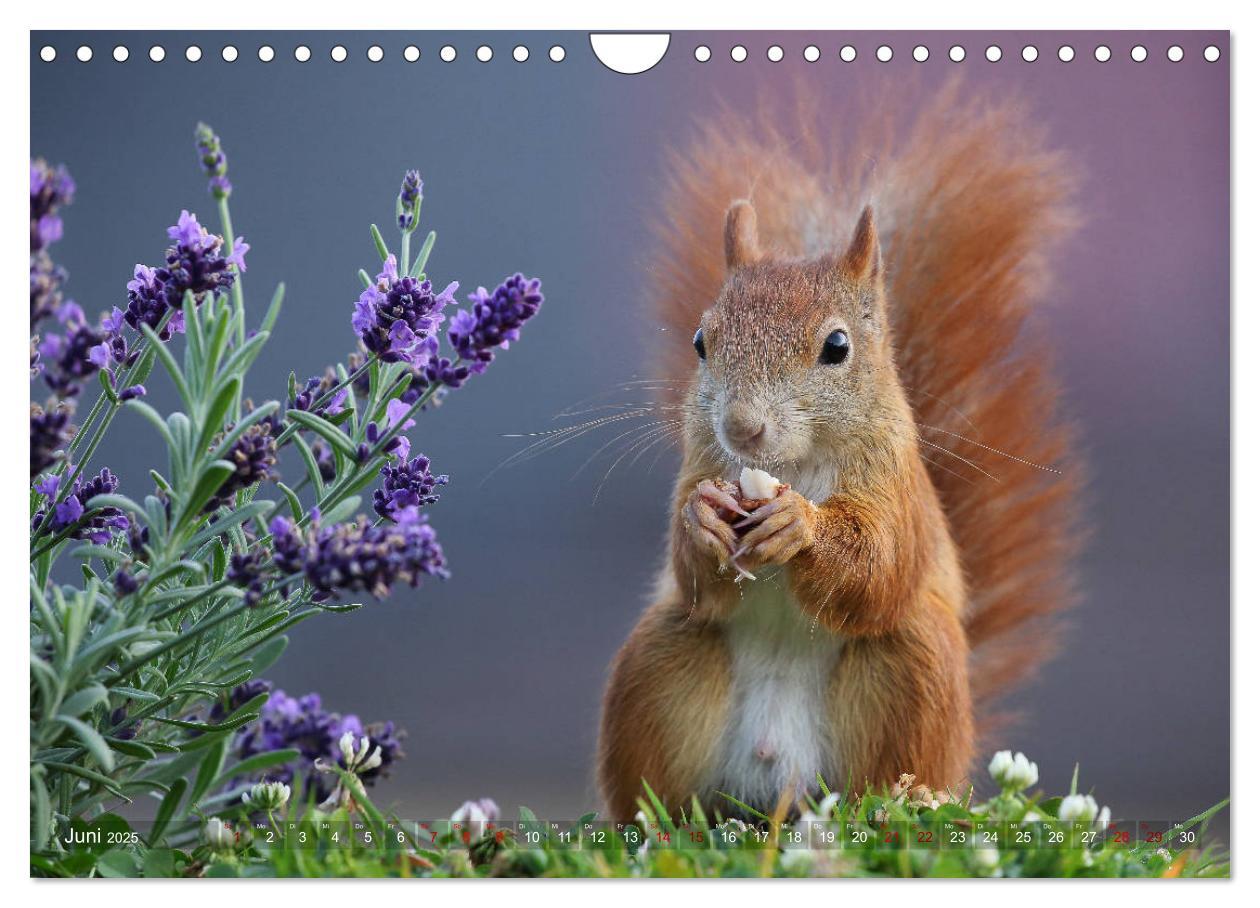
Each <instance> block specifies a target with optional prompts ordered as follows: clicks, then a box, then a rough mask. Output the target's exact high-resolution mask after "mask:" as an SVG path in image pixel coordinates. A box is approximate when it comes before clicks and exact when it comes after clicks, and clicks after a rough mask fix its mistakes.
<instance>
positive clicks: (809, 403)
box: [598, 90, 1080, 821]
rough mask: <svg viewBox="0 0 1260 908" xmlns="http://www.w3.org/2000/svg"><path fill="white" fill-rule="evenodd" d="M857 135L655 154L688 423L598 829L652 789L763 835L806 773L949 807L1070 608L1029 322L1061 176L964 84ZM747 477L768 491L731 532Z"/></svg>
mask: <svg viewBox="0 0 1260 908" xmlns="http://www.w3.org/2000/svg"><path fill="white" fill-rule="evenodd" d="M848 125H849V124H846V127H847V126H848ZM863 135H864V134H863V133H862V131H861V130H858V129H856V128H854V129H852V130H851V131H850V130H848V129H846V132H845V133H844V134H842V135H841V137H840V139H839V140H838V142H836V143H829V142H824V141H818V140H815V139H812V138H811V137H808V136H804V135H803V137H802V139H801V140H799V141H796V142H794V143H792V144H789V143H787V142H786V141H783V138H782V136H783V132H782V130H779V129H775V128H770V127H765V126H764V124H763V125H761V126H758V127H756V128H755V127H754V124H751V123H749V122H747V121H745V122H741V121H739V120H735V119H730V118H728V119H726V120H719V121H715V122H713V123H711V124H710V125H709V126H708V127H707V128H705V129H704V130H703V131H702V133H701V136H700V138H699V140H698V141H697V142H696V143H695V144H694V145H693V146H692V147H691V149H690V150H689V152H688V153H686V154H683V155H679V156H677V157H676V158H675V160H674V169H673V172H672V175H671V178H670V179H669V180H668V182H667V184H666V187H665V190H666V191H665V200H664V203H663V209H662V210H663V214H664V217H663V218H662V230H663V239H664V242H662V243H661V248H660V251H659V253H658V255H657V258H656V260H655V262H654V267H653V268H652V269H651V270H650V274H651V275H652V276H653V277H654V280H655V287H654V294H653V297H654V299H655V300H656V302H657V305H658V307H659V314H660V318H661V320H662V322H663V324H664V325H666V326H667V327H668V328H669V332H668V334H669V337H670V339H671V340H670V343H668V344H667V345H666V349H665V355H666V362H665V364H664V369H663V375H662V381H663V382H664V383H665V386H667V387H669V388H671V389H675V390H674V392H673V393H671V394H666V395H665V400H664V401H663V403H662V406H669V407H674V408H677V409H678V411H679V412H680V414H681V418H682V419H684V420H685V431H684V433H683V451H682V465H681V470H680V472H679V475H678V480H677V484H676V486H675V490H674V495H673V506H672V508H671V517H670V528H669V536H668V545H669V552H668V557H667V559H666V563H665V565H664V568H663V570H662V572H661V575H660V578H659V581H658V584H657V590H656V593H655V596H654V599H653V601H652V603H651V605H650V606H649V607H648V608H647V610H646V611H645V612H644V614H643V616H642V617H641V619H640V621H639V623H638V625H637V626H636V627H635V628H634V630H633V632H632V633H631V635H630V637H629V639H628V640H627V642H626V643H625V645H624V646H623V647H622V649H621V651H620V653H619V654H618V655H617V657H616V660H615V661H614V663H613V666H612V669H611V674H610V678H609V682H608V686H607V690H606V693H605V697H604V704H603V718H602V727H601V734H600V745H599V767H598V772H599V781H600V787H601V789H602V793H603V796H604V799H605V802H606V805H607V807H608V810H609V813H610V814H611V816H612V817H613V818H614V819H616V820H619V821H628V820H630V819H631V818H632V817H633V816H634V814H635V813H636V811H637V807H636V799H637V798H639V797H640V796H642V794H643V783H644V782H645V781H646V782H647V783H648V784H650V785H651V786H652V788H653V790H654V791H655V792H656V793H657V794H658V796H659V797H660V798H661V800H662V801H663V802H664V804H665V805H666V806H667V808H669V809H670V810H672V811H677V810H678V809H679V808H680V807H682V808H684V809H685V808H686V807H687V806H688V805H689V804H690V802H691V798H692V797H693V796H695V797H697V798H699V800H700V803H701V804H703V805H704V806H705V807H706V809H714V808H716V809H717V810H719V811H721V812H722V813H724V814H725V815H728V816H729V815H732V814H737V813H738V812H739V811H738V810H737V809H736V808H735V807H734V806H733V804H732V802H731V801H729V799H727V798H724V797H723V796H722V794H719V793H723V794H725V795H728V796H730V797H731V798H737V799H738V800H739V801H741V802H743V803H744V804H747V805H749V806H751V807H753V808H754V809H756V810H758V811H760V812H763V813H767V814H769V813H771V812H772V811H773V810H774V809H775V807H776V804H779V803H780V802H781V799H783V798H784V796H785V795H787V796H788V797H790V798H792V799H793V800H796V799H799V798H800V796H801V795H803V794H805V793H808V792H816V791H817V790H818V785H817V780H818V779H820V778H821V779H822V780H824V781H825V782H826V783H827V784H828V785H830V786H831V787H833V788H836V789H841V790H843V789H845V788H846V786H847V788H848V789H849V790H851V791H859V792H860V791H862V790H863V789H864V788H865V787H866V786H868V785H876V786H878V785H888V784H891V783H893V782H894V781H895V780H896V779H897V778H898V777H899V776H900V774H901V773H904V772H909V773H913V774H914V775H915V776H916V777H917V778H918V780H919V781H920V782H922V783H924V784H926V785H928V786H931V787H933V788H938V789H939V788H947V787H950V786H957V785H959V784H960V783H961V782H963V780H964V779H965V777H966V776H967V774H968V769H969V766H970V764H971V763H972V760H973V758H974V755H975V753H976V750H977V746H978V745H977V736H978V734H979V733H984V732H986V731H989V730H991V728H992V727H994V726H993V722H994V719H995V713H994V711H993V704H994V701H995V700H996V699H997V698H998V697H999V696H1000V695H1002V694H1004V693H1006V692H1007V691H1008V690H1009V688H1010V687H1011V685H1012V684H1014V683H1015V682H1017V681H1019V680H1022V679H1023V678H1025V677H1026V676H1027V675H1028V674H1029V673H1030V672H1031V671H1032V670H1033V669H1034V668H1035V667H1036V666H1037V665H1038V664H1039V663H1040V662H1041V661H1042V660H1043V659H1044V658H1045V657H1046V655H1048V652H1049V650H1050V648H1051V645H1052V643H1053V640H1054V629H1055V626H1056V625H1055V622H1054V620H1053V617H1054V615H1055V614H1056V613H1058V612H1059V611H1061V610H1062V609H1063V608H1064V607H1066V606H1067V605H1068V604H1070V602H1071V601H1072V598H1073V595H1074V593H1073V581H1072V576H1071V570H1070V568H1071V564H1070V562H1071V559H1072V556H1073V554H1074V551H1075V549H1076V546H1077V540H1078V539H1079V537H1080V531H1079V529H1078V527H1077V524H1078V522H1079V521H1078V515H1077V505H1076V502H1077V498H1078V491H1079V484H1080V480H1079V477H1078V471H1077V469H1076V468H1075V467H1074V466H1073V465H1072V464H1071V463H1070V458H1068V457H1067V455H1068V452H1069V450H1070V448H1071V442H1072V435H1073V430H1072V426H1071V425H1070V423H1069V422H1068V421H1067V420H1066V419H1064V418H1063V417H1062V416H1061V415H1060V414H1059V408H1058V406H1057V398H1058V395H1059V389H1058V383H1057V381H1056V379H1055V377H1054V372H1053V358H1052V356H1051V355H1050V351H1051V345H1050V344H1049V343H1047V342H1046V340H1045V339H1044V338H1042V337H1041V336H1040V335H1039V334H1038V332H1037V330H1036V328H1035V326H1034V325H1032V324H1030V323H1029V320H1028V315H1029V313H1030V311H1031V309H1032V306H1033V304H1034V302H1035V300H1036V299H1037V298H1038V296H1039V295H1040V293H1041V291H1042V289H1043V288H1044V286H1045V285H1046V276H1047V254H1048V250H1049V249H1050V248H1051V247H1052V246H1053V244H1054V241H1055V240H1056V239H1057V238H1059V237H1061V236H1063V235H1064V234H1065V233H1066V232H1067V231H1068V229H1070V227H1071V226H1072V222H1073V218H1072V215H1071V211H1070V208H1069V207H1068V202H1067V201H1066V200H1067V198H1068V197H1069V195H1070V190H1071V186H1072V181H1071V179H1070V176H1069V172H1068V170H1067V168H1066V167H1065V165H1064V162H1063V161H1062V159H1061V158H1060V157H1059V156H1058V155H1056V154H1054V153H1051V152H1049V151H1047V150H1046V148H1045V146H1044V142H1043V140H1042V138H1041V136H1040V135H1039V134H1038V133H1037V132H1036V131H1035V130H1032V129H1030V128H1029V126H1028V124H1027V123H1026V122H1025V121H1024V120H1023V119H1022V117H1021V116H1019V115H1018V113H1017V112H1016V110H1015V108H1014V107H1013V106H1010V105H1003V104H985V103H983V102H980V101H975V100H973V101H962V100H960V95H959V94H958V92H957V91H956V90H947V91H945V92H943V93H942V94H941V95H940V96H939V97H938V99H937V100H936V101H935V102H934V103H932V104H929V105H927V106H926V107H925V109H924V111H923V113H922V114H921V115H920V116H919V118H918V120H917V122H915V123H914V124H913V125H912V126H911V128H910V129H909V131H908V134H906V135H905V136H904V138H903V139H902V140H900V141H898V142H895V143H891V144H890V145H889V148H890V152H889V153H888V154H887V155H885V156H882V157H880V158H879V159H878V160H877V161H876V162H875V163H874V164H873V166H871V165H870V161H871V158H870V151H871V149H870V148H869V147H863V141H864V139H863V138H862V136H863ZM836 147H842V148H846V149H847V154H846V153H837V152H835V151H834V150H833V149H834V148H836ZM863 170H865V171H866V176H861V175H860V174H861V172H862V171H863ZM746 467H756V468H762V469H764V470H767V471H769V472H771V473H774V474H776V475H777V476H778V477H779V478H780V479H782V480H783V481H784V483H785V484H786V485H785V486H784V487H783V488H781V489H780V490H779V492H778V494H777V495H775V496H774V497H773V498H772V499H770V500H769V501H768V502H766V503H760V502H758V503H754V504H756V505H759V506H757V507H756V509H755V510H753V511H751V512H750V511H748V509H747V508H745V507H743V506H742V504H741V502H740V501H739V500H738V497H737V496H733V495H732V494H731V493H730V489H731V485H730V483H731V482H732V481H734V480H736V479H737V477H738V475H739V473H740V471H741V470H742V469H743V468H746ZM750 576H751V577H752V578H754V579H749V578H750Z"/></svg>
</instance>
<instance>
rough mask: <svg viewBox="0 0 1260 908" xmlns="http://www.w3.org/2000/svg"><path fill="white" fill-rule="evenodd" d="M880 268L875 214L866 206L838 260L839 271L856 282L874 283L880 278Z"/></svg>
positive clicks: (881, 264) (880, 261)
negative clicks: (847, 246)
mask: <svg viewBox="0 0 1260 908" xmlns="http://www.w3.org/2000/svg"><path fill="white" fill-rule="evenodd" d="M882 266H883V263H882V260H881V259H880V254H879V230H878V229H877V228H876V227H875V212H874V211H873V210H872V209H871V206H870V205H867V206H866V207H865V208H863V209H862V215H861V217H859V218H858V222H857V227H856V228H854V230H853V239H852V240H850V241H849V248H848V249H847V250H846V251H845V253H844V255H843V256H842V257H841V259H840V270H841V271H842V272H844V273H845V274H846V275H848V276H849V277H851V278H853V279H854V280H857V281H874V280H877V279H878V278H879V277H880V270H881V268H882Z"/></svg>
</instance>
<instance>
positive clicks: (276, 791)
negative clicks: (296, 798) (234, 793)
mask: <svg viewBox="0 0 1260 908" xmlns="http://www.w3.org/2000/svg"><path fill="white" fill-rule="evenodd" d="M290 794H291V790H290V788H289V786H288V785H285V784H284V783H283V782H268V781H267V780H266V779H264V780H263V781H261V782H259V783H258V784H256V785H254V786H253V787H252V788H251V789H250V790H249V791H247V792H245V793H244V794H243V795H241V800H242V801H244V802H245V803H246V804H248V805H249V806H250V807H253V808H255V809H257V810H266V811H273V810H283V809H284V805H286V804H288V803H289V795H290Z"/></svg>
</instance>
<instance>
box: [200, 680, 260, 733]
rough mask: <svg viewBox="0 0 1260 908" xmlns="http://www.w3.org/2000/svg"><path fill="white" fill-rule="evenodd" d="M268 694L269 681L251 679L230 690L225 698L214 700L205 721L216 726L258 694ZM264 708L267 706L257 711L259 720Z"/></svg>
mask: <svg viewBox="0 0 1260 908" xmlns="http://www.w3.org/2000/svg"><path fill="white" fill-rule="evenodd" d="M269 693H271V682H270V681H264V680H262V679H261V678H251V679H250V680H248V681H246V682H244V683H242V684H238V685H236V687H234V688H232V690H231V691H229V692H228V695H227V697H226V698H221V699H219V700H216V701H215V704H214V706H212V707H210V712H209V714H208V715H207V716H206V719H207V720H208V721H209V722H211V723H214V724H218V723H219V722H222V721H223V720H224V719H226V718H227V717H228V716H230V715H232V713H234V712H236V711H237V710H238V709H240V708H241V707H242V706H244V705H245V704H246V703H248V702H249V701H250V700H253V699H254V698H255V697H257V696H258V695H259V694H269ZM268 702H270V701H268ZM266 708H267V704H266V703H264V704H263V708H262V709H261V710H259V717H260V718H261V716H262V713H263V712H264V711H265V710H266Z"/></svg>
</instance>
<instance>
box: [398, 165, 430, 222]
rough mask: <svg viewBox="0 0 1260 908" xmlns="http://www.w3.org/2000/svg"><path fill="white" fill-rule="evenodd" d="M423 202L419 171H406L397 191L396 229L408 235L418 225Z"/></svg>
mask: <svg viewBox="0 0 1260 908" xmlns="http://www.w3.org/2000/svg"><path fill="white" fill-rule="evenodd" d="M423 200H424V181H423V180H422V179H420V171H418V170H408V171H407V172H406V173H405V174H404V175H403V181H402V188H401V189H399V190H398V229H399V230H401V231H403V233H410V232H411V231H413V230H415V229H416V226H417V225H418V224H419V223H420V217H419V215H420V203H421V202H422V201H423Z"/></svg>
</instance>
